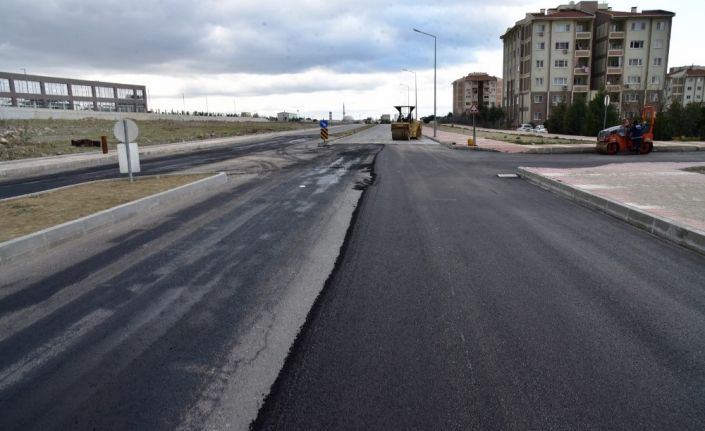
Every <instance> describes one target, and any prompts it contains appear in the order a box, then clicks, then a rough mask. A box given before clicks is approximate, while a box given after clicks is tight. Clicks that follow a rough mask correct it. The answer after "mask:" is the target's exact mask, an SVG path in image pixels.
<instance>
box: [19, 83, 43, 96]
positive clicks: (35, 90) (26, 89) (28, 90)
mask: <svg viewBox="0 0 705 431" xmlns="http://www.w3.org/2000/svg"><path fill="white" fill-rule="evenodd" d="M15 93H25V94H42V90H41V87H39V81H23V80H20V79H15Z"/></svg>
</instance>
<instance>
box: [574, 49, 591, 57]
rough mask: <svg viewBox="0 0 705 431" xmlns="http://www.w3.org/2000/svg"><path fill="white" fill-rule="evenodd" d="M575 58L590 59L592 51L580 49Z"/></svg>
mask: <svg viewBox="0 0 705 431" xmlns="http://www.w3.org/2000/svg"><path fill="white" fill-rule="evenodd" d="M575 56H576V57H590V50H589V49H579V50H577V51H575Z"/></svg>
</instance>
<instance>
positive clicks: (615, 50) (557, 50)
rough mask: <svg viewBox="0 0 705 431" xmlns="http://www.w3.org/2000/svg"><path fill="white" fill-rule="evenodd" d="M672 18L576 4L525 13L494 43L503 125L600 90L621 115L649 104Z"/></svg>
mask: <svg viewBox="0 0 705 431" xmlns="http://www.w3.org/2000/svg"><path fill="white" fill-rule="evenodd" d="M673 16H675V14H674V13H672V12H668V11H661V10H647V11H642V12H638V11H637V8H632V9H631V11H629V12H617V11H613V10H612V9H611V8H610V7H609V6H608V5H607V4H606V3H598V2H597V1H582V2H578V3H571V4H568V5H560V6H558V7H556V8H553V9H548V10H546V9H542V10H541V11H539V12H538V13H528V14H526V16H525V17H524V19H522V20H520V21H517V23H516V24H515V25H514V27H512V28H509V29H507V32H506V33H505V34H503V35H502V36H501V37H500V38H501V39H502V41H503V44H504V53H503V57H504V61H503V78H504V89H503V90H504V100H503V106H504V107H505V109H506V111H507V119H508V120H509V123H510V125H516V124H521V123H528V122H533V123H538V124H540V123H543V121H545V119H546V118H547V117H548V116H549V115H550V113H551V108H552V106H555V105H557V104H559V103H563V102H565V103H571V102H573V101H574V100H575V98H576V97H579V96H584V97H586V98H587V99H588V100H589V99H590V98H592V97H593V96H594V94H595V93H596V92H597V90H599V89H605V90H606V91H607V92H608V93H609V94H610V98H611V101H612V103H614V105H615V107H616V108H617V109H618V110H619V111H620V112H621V113H622V115H634V113H635V112H638V111H639V108H640V107H641V106H643V104H644V103H647V102H649V103H651V102H657V101H658V97H659V94H660V92H661V91H662V90H663V88H664V85H665V77H666V65H667V64H668V50H669V46H670V35H671V21H672V18H673Z"/></svg>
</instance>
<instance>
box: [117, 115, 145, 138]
mask: <svg viewBox="0 0 705 431" xmlns="http://www.w3.org/2000/svg"><path fill="white" fill-rule="evenodd" d="M123 122H124V123H127V136H125V124H124V123H123ZM113 134H114V135H115V137H116V138H117V140H118V141H120V142H134V141H135V139H137V136H138V135H139V130H138V129H137V123H135V122H134V121H132V120H128V119H125V120H119V121H118V122H117V123H115V126H113Z"/></svg>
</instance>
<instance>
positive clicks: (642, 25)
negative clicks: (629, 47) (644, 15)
mask: <svg viewBox="0 0 705 431" xmlns="http://www.w3.org/2000/svg"><path fill="white" fill-rule="evenodd" d="M642 30H646V22H644V21H637V22H633V23H632V31H642Z"/></svg>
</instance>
